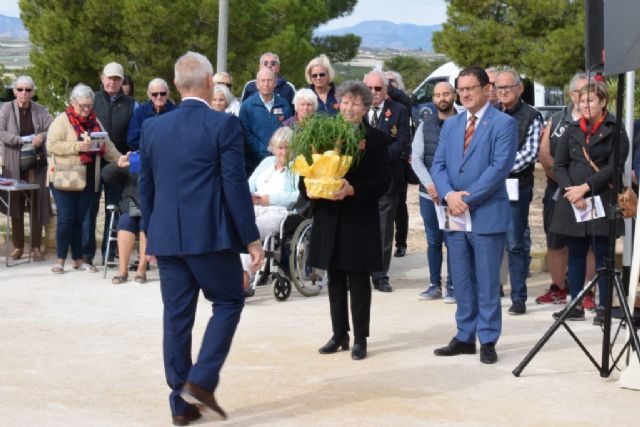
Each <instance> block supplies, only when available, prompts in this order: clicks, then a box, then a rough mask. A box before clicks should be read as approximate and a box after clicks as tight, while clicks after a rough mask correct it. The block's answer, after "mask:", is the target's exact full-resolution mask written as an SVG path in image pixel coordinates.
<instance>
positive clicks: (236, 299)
mask: <svg viewBox="0 0 640 427" xmlns="http://www.w3.org/2000/svg"><path fill="white" fill-rule="evenodd" d="M212 77H213V67H212V66H211V63H210V62H209V60H208V59H207V58H206V57H204V56H203V55H201V54H198V53H194V52H187V53H186V54H184V55H183V56H181V57H180V58H179V59H178V61H177V62H176V64H175V79H174V83H175V85H176V88H177V89H178V92H180V95H181V96H182V103H181V104H180V106H179V107H178V108H177V109H176V110H175V111H174V112H172V113H170V114H163V115H161V116H158V117H156V118H154V119H153V120H147V121H146V122H145V123H144V124H143V126H142V134H141V137H140V166H141V168H140V180H139V184H138V185H139V188H138V190H139V194H140V204H141V210H142V215H143V222H144V224H145V228H146V229H145V231H146V233H147V241H148V243H147V254H149V255H153V256H155V257H156V258H157V261H158V267H159V270H160V290H161V293H162V301H163V303H164V339H163V347H164V364H165V374H166V379H167V383H168V384H169V386H170V387H171V389H172V390H171V394H170V397H169V402H170V406H171V414H172V420H173V423H174V424H175V425H188V424H189V423H190V422H191V421H193V420H196V419H198V418H200V408H199V407H198V406H196V405H197V404H202V405H204V407H205V408H207V409H210V410H212V411H214V412H215V413H217V414H218V415H220V416H221V417H222V418H225V417H226V414H225V413H224V411H223V410H222V409H221V408H220V406H218V404H217V402H216V399H215V398H214V396H213V393H214V391H215V389H216V387H217V386H218V382H219V379H220V369H221V367H222V364H223V363H224V361H225V359H226V357H227V354H228V353H229V349H230V347H231V341H232V339H233V335H234V333H235V330H236V326H237V324H238V321H239V320H240V313H241V312H242V308H243V305H244V295H243V293H242V265H241V263H240V257H239V255H238V254H239V253H240V252H248V253H249V254H250V255H251V258H252V261H251V269H252V270H253V271H255V270H257V268H258V267H259V265H260V264H261V262H262V260H263V258H264V252H263V250H262V246H261V244H260V239H259V234H258V229H257V227H256V224H255V216H254V213H253V204H252V202H251V194H250V193H249V185H248V184H247V180H246V178H245V175H244V165H243V155H242V127H241V126H240V121H239V120H238V118H237V117H234V116H232V115H230V114H226V113H221V112H217V111H214V110H212V109H211V108H210V107H209V104H210V103H211V98H212V96H213V93H212V89H213V79H212ZM176 147H179V150H177V151H176ZM176 153H179V155H176ZM200 290H202V293H203V295H204V297H205V298H207V299H208V300H209V301H211V302H212V304H213V306H214V307H215V313H214V315H213V317H212V318H211V319H210V320H209V323H208V325H207V328H206V330H205V332H204V339H203V340H202V346H201V348H200V352H199V354H198V359H197V361H196V363H195V364H192V361H191V329H192V327H193V323H194V320H195V315H196V307H197V302H198V294H199V293H200Z"/></svg>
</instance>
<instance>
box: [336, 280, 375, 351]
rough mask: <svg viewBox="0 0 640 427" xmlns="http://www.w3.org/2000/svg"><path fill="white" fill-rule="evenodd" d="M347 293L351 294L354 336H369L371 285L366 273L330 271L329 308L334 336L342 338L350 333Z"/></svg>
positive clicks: (357, 337)
mask: <svg viewBox="0 0 640 427" xmlns="http://www.w3.org/2000/svg"><path fill="white" fill-rule="evenodd" d="M347 292H349V293H350V294H351V317H352V320H353V335H354V337H355V338H356V339H359V338H366V337H368V336H369V319H370V316H371V285H370V283H369V273H368V272H365V271H337V270H329V307H330V309H331V326H332V328H333V335H334V337H336V338H341V337H343V336H344V335H346V334H347V333H348V332H349V306H348V302H347V301H348V298H347Z"/></svg>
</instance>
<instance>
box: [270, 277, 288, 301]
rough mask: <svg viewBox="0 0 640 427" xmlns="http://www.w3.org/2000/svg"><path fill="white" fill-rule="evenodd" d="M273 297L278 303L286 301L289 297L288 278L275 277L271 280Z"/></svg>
mask: <svg viewBox="0 0 640 427" xmlns="http://www.w3.org/2000/svg"><path fill="white" fill-rule="evenodd" d="M273 296H274V297H275V298H276V300H278V301H286V300H287V299H288V298H289V296H291V282H290V281H289V279H288V278H286V277H284V276H280V275H277V276H276V277H275V278H274V279H273Z"/></svg>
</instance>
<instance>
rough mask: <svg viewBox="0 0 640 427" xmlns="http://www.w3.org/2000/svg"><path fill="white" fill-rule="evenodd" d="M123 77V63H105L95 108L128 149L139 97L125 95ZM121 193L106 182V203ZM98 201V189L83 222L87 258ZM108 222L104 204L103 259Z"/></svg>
mask: <svg viewBox="0 0 640 427" xmlns="http://www.w3.org/2000/svg"><path fill="white" fill-rule="evenodd" d="M123 79H124V70H123V69H122V65H120V64H118V63H117V62H110V63H108V64H107V65H105V66H104V68H103V70H102V75H101V76H100V81H101V85H100V89H98V91H96V98H95V102H94V110H95V112H96V116H98V120H100V123H101V124H102V126H103V127H104V130H105V131H107V132H108V133H109V139H111V141H112V142H113V143H114V145H115V146H116V148H117V149H118V151H120V152H121V153H126V152H127V151H129V147H128V146H127V130H128V129H129V120H130V119H131V116H132V115H133V110H134V109H135V106H136V101H135V100H134V99H133V98H131V97H130V96H127V95H125V94H124V92H123V91H122V80H123ZM103 164H104V165H106V164H107V162H103ZM121 193H122V188H117V187H114V186H112V185H109V184H106V183H105V184H104V197H105V206H107V205H110V204H117V203H118V202H119V201H120V196H121ZM99 204H100V193H97V195H96V200H94V203H93V205H92V206H91V210H90V212H88V213H87V217H86V218H85V220H84V222H83V224H82V256H83V258H85V259H86V260H87V262H91V260H93V258H94V256H95V253H96V242H95V229H96V226H95V224H96V217H97V216H98V208H99ZM108 224H109V214H108V212H107V210H106V208H105V225H104V230H103V238H102V258H103V261H104V259H105V258H106V257H107V254H105V252H106V247H107V238H108V232H109V225H108ZM112 249H113V248H112ZM109 258H110V259H111V258H113V253H111V254H109Z"/></svg>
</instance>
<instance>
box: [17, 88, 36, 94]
mask: <svg viewBox="0 0 640 427" xmlns="http://www.w3.org/2000/svg"><path fill="white" fill-rule="evenodd" d="M16 90H17V91H18V92H23V91H24V92H27V93H29V92H31V91H32V90H33V89H31V88H30V87H17V88H16Z"/></svg>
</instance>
